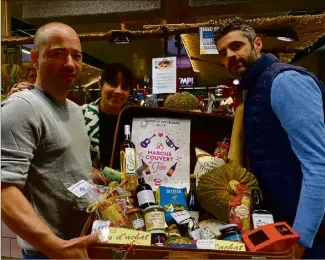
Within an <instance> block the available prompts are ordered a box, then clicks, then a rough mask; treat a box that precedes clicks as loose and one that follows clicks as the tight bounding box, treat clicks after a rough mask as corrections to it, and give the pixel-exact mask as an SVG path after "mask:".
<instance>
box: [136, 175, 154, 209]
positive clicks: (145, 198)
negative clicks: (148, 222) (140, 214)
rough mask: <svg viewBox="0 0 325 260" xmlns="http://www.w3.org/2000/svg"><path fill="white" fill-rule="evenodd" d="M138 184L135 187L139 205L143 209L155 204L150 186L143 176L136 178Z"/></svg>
mask: <svg viewBox="0 0 325 260" xmlns="http://www.w3.org/2000/svg"><path fill="white" fill-rule="evenodd" d="M138 182H139V185H138V187H137V188H136V193H137V198H138V204H139V207H140V208H141V209H142V210H144V209H146V208H147V207H150V206H154V205H156V200H155V196H154V194H153V191H152V188H151V186H150V185H149V184H148V183H146V181H145V179H144V177H143V176H140V177H139V179H138Z"/></svg>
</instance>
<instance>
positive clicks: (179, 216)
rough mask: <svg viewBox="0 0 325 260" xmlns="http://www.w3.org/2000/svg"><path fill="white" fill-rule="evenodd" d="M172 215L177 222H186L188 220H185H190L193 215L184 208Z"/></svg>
mask: <svg viewBox="0 0 325 260" xmlns="http://www.w3.org/2000/svg"><path fill="white" fill-rule="evenodd" d="M171 215H172V217H173V218H174V219H175V221H176V222H177V224H181V223H182V224H185V223H187V222H185V220H187V219H188V220H189V219H190V218H191V215H190V214H189V213H188V212H187V211H186V210H182V211H177V212H174V213H172V214H171Z"/></svg>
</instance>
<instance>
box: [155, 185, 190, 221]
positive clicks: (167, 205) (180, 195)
mask: <svg viewBox="0 0 325 260" xmlns="http://www.w3.org/2000/svg"><path fill="white" fill-rule="evenodd" d="M156 195H157V196H158V199H157V201H159V203H160V206H161V207H162V208H163V209H164V210H165V212H166V223H167V225H171V224H175V220H174V218H173V217H172V215H171V214H172V213H174V212H177V211H183V210H187V203H186V188H181V189H176V188H172V187H165V186H160V187H159V189H158V191H157V194H156Z"/></svg>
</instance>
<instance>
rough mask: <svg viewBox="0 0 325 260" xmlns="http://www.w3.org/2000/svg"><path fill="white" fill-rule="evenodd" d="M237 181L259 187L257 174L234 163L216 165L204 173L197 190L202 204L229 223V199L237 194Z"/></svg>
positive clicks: (250, 186)
mask: <svg viewBox="0 0 325 260" xmlns="http://www.w3.org/2000/svg"><path fill="white" fill-rule="evenodd" d="M236 183H241V184H245V185H247V186H248V188H249V189H252V188H258V182H257V179H256V178H255V176H254V175H253V174H252V173H250V172H248V171H247V170H246V169H245V168H242V167H240V166H238V165H236V164H233V163H230V164H225V165H222V166H220V167H216V168H214V169H213V170H211V171H209V172H208V173H206V174H204V175H202V177H201V178H200V180H199V183H198V186H197V191H196V195H197V200H198V202H199V204H200V206H201V207H202V208H203V209H204V210H205V211H207V212H209V213H211V214H212V215H213V216H215V217H216V218H217V219H218V220H220V221H223V222H227V223H228V222H229V213H228V207H229V201H231V200H232V199H233V198H234V196H236V195H237V194H236V191H235V188H234V187H235V184H236ZM249 193H250V191H249Z"/></svg>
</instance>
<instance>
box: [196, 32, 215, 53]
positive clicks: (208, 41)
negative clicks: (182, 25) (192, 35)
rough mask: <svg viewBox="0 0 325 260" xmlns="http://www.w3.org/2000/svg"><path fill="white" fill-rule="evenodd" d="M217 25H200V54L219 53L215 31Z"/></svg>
mask: <svg viewBox="0 0 325 260" xmlns="http://www.w3.org/2000/svg"><path fill="white" fill-rule="evenodd" d="M216 29H217V27H200V54H218V51H217V46H216V44H215V42H214V31H215V30H216Z"/></svg>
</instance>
